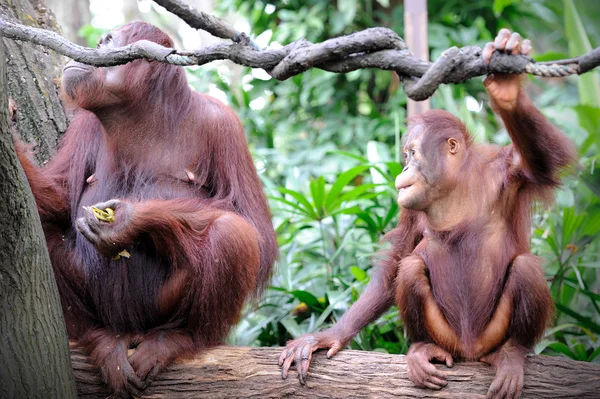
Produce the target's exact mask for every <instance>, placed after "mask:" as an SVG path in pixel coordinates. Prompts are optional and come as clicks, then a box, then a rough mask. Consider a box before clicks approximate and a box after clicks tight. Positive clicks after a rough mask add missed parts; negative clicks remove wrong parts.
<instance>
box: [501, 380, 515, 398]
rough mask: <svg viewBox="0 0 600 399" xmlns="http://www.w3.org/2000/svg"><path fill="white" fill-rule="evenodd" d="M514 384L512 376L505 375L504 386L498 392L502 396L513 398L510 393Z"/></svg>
mask: <svg viewBox="0 0 600 399" xmlns="http://www.w3.org/2000/svg"><path fill="white" fill-rule="evenodd" d="M511 384H512V378H510V377H508V376H506V377H504V382H502V388H500V391H499V392H498V397H500V398H511V396H510V395H509V394H510V386H511Z"/></svg>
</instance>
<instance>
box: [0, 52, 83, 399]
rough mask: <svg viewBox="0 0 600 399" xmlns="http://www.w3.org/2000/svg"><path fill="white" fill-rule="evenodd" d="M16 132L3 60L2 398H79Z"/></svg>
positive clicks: (0, 110)
mask: <svg viewBox="0 0 600 399" xmlns="http://www.w3.org/2000/svg"><path fill="white" fill-rule="evenodd" d="M3 52H4V46H3V44H2V41H0V54H3ZM11 130H12V129H11V126H10V122H9V118H8V97H7V95H6V64H5V62H4V57H0V192H2V200H1V201H0V215H2V219H1V223H2V228H0V254H1V257H0V337H1V339H0V398H75V397H76V396H75V382H74V379H73V373H72V370H71V361H70V360H71V359H70V358H69V352H68V346H67V332H66V329H65V324H64V320H63V316H62V309H61V307H60V302H59V297H58V289H57V287H56V282H55V280H54V275H53V273H52V268H51V265H50V257H49V256H48V251H47V250H46V240H45V238H44V234H43V233H42V227H41V225H40V219H39V216H38V213H37V210H36V206H35V202H34V200H33V196H32V194H31V189H30V188H29V185H28V184H27V180H26V178H25V173H24V172H23V169H22V168H21V165H20V163H19V161H18V159H17V155H16V152H15V149H14V145H13V140H12V135H11Z"/></svg>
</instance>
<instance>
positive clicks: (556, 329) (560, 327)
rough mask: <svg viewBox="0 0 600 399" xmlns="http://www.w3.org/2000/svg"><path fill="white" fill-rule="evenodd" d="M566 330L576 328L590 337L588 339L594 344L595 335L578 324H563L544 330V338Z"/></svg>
mask: <svg viewBox="0 0 600 399" xmlns="http://www.w3.org/2000/svg"><path fill="white" fill-rule="evenodd" d="M568 328H576V329H580V330H581V331H583V332H584V333H585V334H586V335H587V336H588V337H590V339H591V340H592V342H596V335H595V334H594V333H593V332H591V331H590V330H588V329H587V328H585V327H582V326H580V325H579V324H575V323H564V324H561V325H558V326H556V327H554V328H550V329H549V330H546V332H545V333H544V335H545V336H546V337H550V336H552V335H554V334H556V333H557V332H559V331H563V330H566V329H568Z"/></svg>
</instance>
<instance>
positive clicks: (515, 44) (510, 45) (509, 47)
mask: <svg viewBox="0 0 600 399" xmlns="http://www.w3.org/2000/svg"><path fill="white" fill-rule="evenodd" d="M520 43H521V35H519V34H518V33H517V32H515V33H513V34H512V35H510V38H509V39H508V41H507V42H506V47H505V49H504V50H505V51H506V52H507V53H508V54H512V53H513V52H515V50H517V49H518V48H519V46H520ZM515 54H518V53H516V52H515Z"/></svg>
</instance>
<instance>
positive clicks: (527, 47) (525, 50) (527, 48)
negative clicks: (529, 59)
mask: <svg viewBox="0 0 600 399" xmlns="http://www.w3.org/2000/svg"><path fill="white" fill-rule="evenodd" d="M530 52H531V40H529V39H525V40H523V42H522V43H521V54H523V55H529V53H530Z"/></svg>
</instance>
